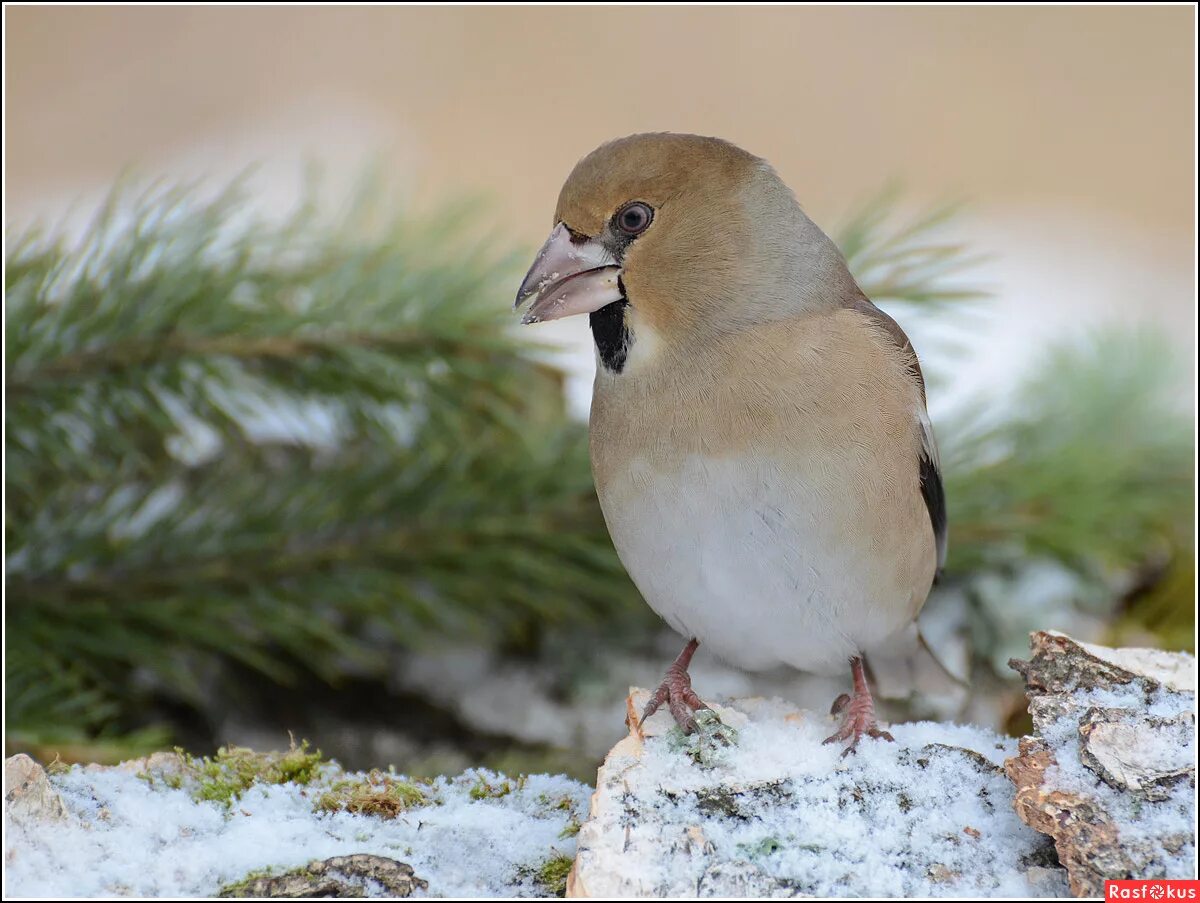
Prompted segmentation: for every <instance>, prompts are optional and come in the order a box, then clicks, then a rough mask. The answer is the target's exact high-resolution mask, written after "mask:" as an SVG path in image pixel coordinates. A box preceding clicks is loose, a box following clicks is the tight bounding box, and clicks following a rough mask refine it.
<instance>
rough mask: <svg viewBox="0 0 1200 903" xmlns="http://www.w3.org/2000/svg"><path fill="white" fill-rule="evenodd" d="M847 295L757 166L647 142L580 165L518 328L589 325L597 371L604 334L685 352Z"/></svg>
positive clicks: (725, 146) (718, 143) (802, 222)
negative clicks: (568, 321)
mask: <svg viewBox="0 0 1200 903" xmlns="http://www.w3.org/2000/svg"><path fill="white" fill-rule="evenodd" d="M847 284H849V285H852V284H853V280H852V279H850V276H849V273H848V272H847V271H846V267H845V263H844V261H843V259H842V257H841V254H840V253H839V252H838V250H837V248H836V247H835V246H834V245H833V243H832V242H831V241H830V240H829V239H828V238H827V237H826V236H825V235H824V233H822V232H821V230H820V229H818V228H817V226H816V225H814V224H813V222H812V221H811V220H810V219H808V217H807V216H805V214H804V213H803V212H802V211H801V209H800V206H799V204H797V203H796V199H795V197H794V196H793V195H792V193H791V191H790V190H789V189H788V188H787V186H786V185H784V184H783V182H782V181H781V180H780V179H779V177H778V175H776V173H775V171H774V170H773V169H772V168H771V167H770V166H769V165H768V164H767V163H766V162H765V161H764V160H762V159H760V158H758V157H755V156H754V155H752V154H749V153H747V152H746V151H744V150H742V149H741V148H739V147H736V146H735V145H733V144H730V143H729V142H727V141H722V140H720V139H718V138H703V137H699V136H696V135H676V134H670V133H656V134H644V135H632V136H630V137H628V138H621V139H618V140H616V141H612V142H609V143H608V144H604V145H602V146H601V147H599V148H597V149H596V150H594V151H592V153H590V154H588V155H587V156H586V157H584V158H583V159H582V160H580V161H579V163H578V164H576V166H575V169H574V170H573V171H572V172H571V175H570V176H569V177H568V178H567V181H566V184H564V185H563V188H562V191H561V193H560V194H559V197H558V206H557V209H556V210H555V213H554V229H553V231H552V232H551V233H550V238H549V239H548V240H547V241H546V244H545V245H544V246H543V247H542V249H541V251H539V252H538V256H537V258H536V259H535V261H534V263H533V266H532V267H531V268H530V270H529V273H528V274H527V275H526V277H525V281H524V282H523V283H522V285H521V288H520V290H519V291H518V293H517V307H521V306H523V305H525V304H527V303H530V302H532V303H531V305H530V307H529V309H528V310H527V311H526V312H525V315H524V318H523V321H522V322H525V323H538V322H542V321H546V320H555V319H559V318H562V317H568V316H573V315H575V314H583V313H587V314H591V319H592V327H593V331H594V332H595V333H596V339H597V345H598V347H600V351H601V357H602V359H604V358H605V354H604V351H605V349H604V348H603V347H602V346H601V341H602V336H601V330H602V329H603V330H605V331H606V332H608V333H611V332H613V331H614V330H619V332H620V335H618V336H617V339H618V340H619V341H621V342H623V343H624V344H625V345H628V344H629V343H631V342H638V341H640V340H641V339H643V338H647V339H649V341H648V342H647V344H650V345H653V346H654V347H661V346H662V345H666V346H668V347H670V346H672V345H674V346H680V345H684V344H687V343H692V342H695V341H696V340H697V339H698V337H701V336H703V335H705V334H711V333H713V332H722V331H727V330H730V329H736V328H738V327H739V326H744V325H748V324H753V323H761V322H763V321H765V320H770V319H775V318H780V317H786V316H790V315H794V314H795V313H797V312H799V311H801V310H803V309H804V308H806V307H808V308H811V307H813V306H815V305H824V304H830V303H835V301H834V300H833V299H834V297H835V296H837V297H840V293H841V292H843V291H846V290H848V289H847ZM610 338H611V337H610ZM605 362H606V363H609V362H608V361H607V360H606V361H605ZM619 363H620V364H621V366H623V365H624V363H625V357H624V354H623V353H622V354H621V356H620V361H619ZM610 369H613V368H611V367H610ZM616 369H620V367H617V368H616Z"/></svg>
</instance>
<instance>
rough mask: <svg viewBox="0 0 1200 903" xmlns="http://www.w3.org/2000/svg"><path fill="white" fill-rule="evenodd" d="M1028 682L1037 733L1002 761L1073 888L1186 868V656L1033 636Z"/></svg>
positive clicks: (1191, 718) (1189, 727)
mask: <svg viewBox="0 0 1200 903" xmlns="http://www.w3.org/2000/svg"><path fill="white" fill-rule="evenodd" d="M1030 645H1031V648H1032V652H1033V654H1032V656H1031V657H1030V660H1029V661H1028V662H1019V661H1013V662H1011V663H1010V664H1011V665H1012V667H1013V668H1014V669H1015V670H1017V671H1018V672H1020V673H1021V674H1022V676H1024V678H1025V686H1026V695H1027V697H1028V698H1029V711H1030V714H1031V716H1032V718H1033V724H1034V733H1033V734H1032V735H1030V736H1028V737H1024V738H1022V740H1021V741H1020V744H1019V747H1018V755H1017V756H1014V757H1013V758H1011V759H1009V760H1007V761H1006V762H1005V771H1006V773H1007V774H1008V776H1009V778H1010V779H1011V780H1012V782H1013V784H1014V786H1015V787H1016V796H1015V799H1014V806H1015V808H1016V811H1017V814H1018V815H1019V816H1020V817H1021V819H1022V820H1023V821H1024V822H1025V823H1026V824H1028V825H1029V826H1030V827H1032V828H1034V829H1036V830H1038V831H1041V832H1042V833H1044V834H1046V835H1047V836H1049V837H1051V838H1053V840H1054V844H1055V849H1056V850H1057V853H1058V858H1059V861H1060V862H1061V864H1062V865H1063V866H1065V867H1066V869H1067V874H1068V878H1069V881H1070V887H1071V891H1072V893H1074V894H1076V895H1077V896H1102V895H1103V893H1104V881H1105V880H1106V879H1120V878H1143V879H1144V878H1176V877H1179V878H1186V877H1193V876H1194V874H1195V832H1194V827H1193V825H1194V823H1193V821H1192V815H1191V813H1192V811H1193V808H1194V805H1195V779H1196V776H1195V768H1194V765H1193V763H1194V761H1195V736H1196V726H1195V725H1196V720H1195V678H1194V659H1193V658H1192V657H1191V656H1189V655H1186V654H1182V653H1179V654H1174V653H1166V652H1160V651H1158V650H1152V649H1108V648H1105V647H1102V646H1095V645H1092V644H1087V643H1080V642H1077V641H1075V640H1073V639H1071V638H1070V637H1067V636H1064V635H1063V634H1059V633H1053V632H1039V633H1034V634H1033V635H1032V637H1031V641H1030Z"/></svg>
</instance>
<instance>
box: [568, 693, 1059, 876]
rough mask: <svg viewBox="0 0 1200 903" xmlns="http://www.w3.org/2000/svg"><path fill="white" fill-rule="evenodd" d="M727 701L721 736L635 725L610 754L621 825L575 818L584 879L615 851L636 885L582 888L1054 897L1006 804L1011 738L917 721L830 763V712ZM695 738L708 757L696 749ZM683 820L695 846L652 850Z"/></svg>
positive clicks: (676, 832) (1035, 847) (609, 781)
mask: <svg viewBox="0 0 1200 903" xmlns="http://www.w3.org/2000/svg"><path fill="white" fill-rule="evenodd" d="M731 705H734V706H736V707H737V709H736V710H734V711H731V709H729V708H722V709H720V711H721V715H722V718H723V720H724V721H725V722H726V723H727V724H730V725H733V726H735V727H736V728H737V731H738V736H737V739H736V742H735V743H734V744H733V745H731V746H729V747H721V746H720V745H719V744H710V745H709V746H708V747H701V746H698V745H697V744H698V743H699V742H700V741H696V740H692V741H690V743H684V741H683V740H682V737H681V735H679V734H678V733H677V732H676V731H675V730H670V731H666V732H665V733H660V734H658V735H655V733H654V729H652V728H651V727H650V722H647V733H648V736H647V737H646V739H645V741H644V746H640V745H639V744H632V745H629V746H627V747H626V748H625V754H624V755H616V753H617V752H618V751H619V750H620V749H621V748H620V747H619V748H618V750H615V751H614V756H612V757H610V759H609V761H608V762H607V763H606V765H605V769H604V771H602V774H601V780H602V790H601V793H602V794H609V793H611V794H612V795H613V797H614V798H616V799H619V801H620V805H616V806H613V807H611V809H605V808H604V807H601V811H602V812H604V811H607V812H608V813H610V814H608V815H602V816H601V818H605V817H607V818H609V819H611V820H612V821H613V822H614V824H615V823H617V822H619V821H621V819H622V818H623V819H624V820H625V826H624V829H623V830H622V831H620V832H616V831H614V830H613V828H612V827H610V826H596V827H595V828H593V826H592V825H589V826H587V827H585V828H584V832H583V833H582V834H581V843H582V844H583V845H584V847H585V848H589V847H590V846H591V845H592V844H595V845H596V847H597V848H598V849H597V852H596V858H595V860H594V861H595V864H596V870H595V872H594V874H600V873H602V872H603V871H604V869H605V868H607V867H609V865H610V864H611V863H612V862H617V861H619V862H620V870H621V872H622V874H624V875H632V876H636V887H635V886H633V885H626V886H622V887H621V888H619V889H618V888H610V887H603V888H601V887H599V886H592V885H590V884H589V885H588V889H589V891H591V892H593V893H629V892H633V893H637V892H639V891H646V890H650V889H652V892H653V893H654V894H656V895H671V896H684V895H694V894H697V893H700V894H703V893H705V892H706V890H707V891H708V892H712V893H725V894H728V893H733V894H735V895H741V894H742V893H744V892H746V890H747V889H748V890H749V892H750V893H751V894H752V895H759V894H763V893H783V892H786V893H789V894H791V893H800V894H805V895H816V896H843V897H859V896H965V897H970V896H975V895H980V896H986V897H995V896H1013V897H1027V896H1048V895H1049V896H1054V895H1064V896H1065V895H1066V893H1067V888H1066V884H1065V881H1064V880H1063V878H1062V872H1061V871H1060V870H1054V871H1050V870H1047V869H1044V868H1042V866H1046V865H1050V864H1052V863H1053V860H1052V859H1051V858H1050V857H1049V856H1048V852H1049V851H1048V844H1049V841H1048V840H1047V838H1045V837H1043V836H1041V835H1040V834H1038V833H1036V832H1035V831H1033V830H1032V829H1030V828H1028V827H1027V826H1026V825H1025V824H1024V823H1022V822H1021V821H1020V819H1019V818H1018V817H1017V815H1016V813H1015V812H1014V810H1013V805H1012V801H1013V794H1014V790H1013V786H1012V784H1011V783H1010V782H1009V780H1008V778H1007V777H1006V776H1005V775H1004V773H1003V770H1002V769H1001V767H1000V766H1001V764H1002V762H1003V760H1004V759H1005V758H1007V757H1009V756H1013V755H1015V754H1016V752H1017V748H1016V741H1015V740H1013V739H1011V738H1006V737H1001V736H999V735H997V734H994V733H992V732H991V731H989V730H986V729H983V728H977V727H969V726H963V725H954V724H937V723H931V722H918V723H912V724H900V725H894V726H891V727H890V728H889V729H890V730H891V732H892V733H893V734H894V736H895V741H896V742H895V743H886V742H883V741H873V740H867V739H864V740H863V742H862V743H861V744H860V746H859V749H858V752H857V753H856V754H855V755H851V756H849V757H846V758H842V757H841V751H842V747H841V745H840V744H839V745H830V746H826V745H824V744H823V743H822V741H823V740H824V738H825V737H826V736H828V735H829V734H830V733H832V731H833V730H834V729H835V724H834V722H833V721H832V719H827V718H824V717H816V716H813V715H812V714H811V713H804V712H797V711H796V710H795V709H793V708H792V707H791V706H788V705H787V704H784V703H780V702H778V701H771V702H766V701H761V700H741V701H738V702H736V703H731ZM660 717H661V716H659V715H655V719H659V718H660ZM651 720H652V721H653V720H654V719H651ZM657 729H658V730H662V729H663V728H662V726H660V727H659V728H657ZM946 747H959V748H958V749H948V748H946ZM702 748H706V749H709V750H710V753H711V754H705V755H699V756H697V755H696V751H697V750H699V749H702ZM689 752H690V753H691V755H689V754H688V753H689ZM973 753H977V754H978V755H974V754H973ZM696 758H699V759H700V761H699V762H697V761H695V759H696ZM697 828H698V829H699V831H700V832H702V842H698V843H693V852H692V853H691V854H689V855H678V854H675V855H670V854H664V850H668V851H669V850H671V849H672V848H673V847H676V848H677V847H678V838H681V837H692V838H695V837H696V834H695V831H696V829H697ZM612 836H620V837H621V849H620V850H619V851H617V850H612V851H611V853H612V856H611V857H610V856H609V855H608V852H609V851H606V850H604V849H600V848H602V847H603V846H604V843H603V839H604V838H606V837H612ZM696 849H698V850H699V851H700V852H699V855H697V854H696ZM586 855H587V856H591V855H592V854H591V852H590V851H589V852H588V853H587V854H586ZM602 862H603V863H605V864H604V865H602V864H601V863H602ZM718 866H719V870H720V871H721V872H722V873H723V876H727V875H729V874H735V875H737V876H739V878H738V880H740V881H744V880H745V876H747V875H751V876H753V878H752V879H751V883H750V884H748V885H747V884H742V885H741V889H740V890H735V889H732V888H728V887H727V886H725V887H723V886H720V884H719V882H718V881H716V880H714V875H715V874H717V873H716V872H714V868H715V867H718Z"/></svg>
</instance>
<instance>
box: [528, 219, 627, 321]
mask: <svg viewBox="0 0 1200 903" xmlns="http://www.w3.org/2000/svg"><path fill="white" fill-rule="evenodd" d="M620 276H621V268H620V266H618V265H617V261H616V260H615V259H614V258H613V256H612V254H610V253H609V252H608V250H607V249H606V248H605V247H604V246H603V245H601V244H600V243H599V242H598V241H594V240H590V239H589V240H587V241H582V242H576V241H573V240H572V238H571V233H570V232H569V231H567V227H566V226H564V225H563V224H562V223H559V224H558V225H557V226H555V227H554V231H553V232H551V233H550V237H549V238H548V239H547V240H546V243H545V244H544V245H542V249H541V250H540V251H538V255H537V257H536V258H535V259H534V261H533V266H531V267H530V268H529V272H528V273H527V274H526V275H525V281H524V282H522V283H521V288H520V289H519V290H518V291H517V303H516V304H515V305H514V306H515V307H518V308H519V307H520V306H521V305H523V304H525V303H526V302H527V301H529V300H530V299H533V306H532V307H530V308H529V310H527V311H525V316H523V317H522V318H521V322H522V323H541V322H544V321H546V320H557V319H560V318H561V317H572V316H574V315H575V314H587V313H591V312H592V311H594V310H599V309H600V308H602V307H604V306H605V305H606V304H612V303H613V302H614V301H620V300H621V287H620Z"/></svg>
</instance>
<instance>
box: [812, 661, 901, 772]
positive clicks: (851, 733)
mask: <svg viewBox="0 0 1200 903" xmlns="http://www.w3.org/2000/svg"><path fill="white" fill-rule="evenodd" d="M850 672H851V673H852V674H853V675H854V693H853V694H852V695H851V694H847V693H843V694H842V695H841V696H839V697H838V698H837V699H835V700H834V701H833V708H832V709H830V714H831V715H839V714H840V715H841V716H842V726H841V728H840V729H839V730H838V732H837V733H836V734H834V735H833V736H831V737H826V738H825V742H826V743H841V742H842V741H843V740H849V741H850V745H849V746H847V747H846V748H845V750H843V752H842V755H843V756H846V755H849V754H850V753H852V752H854V749H855V747H856V746H858V741H859V740H860V739H862V735H863V734H866V735H867V736H868V737H874V738H876V739H881V740H887V741H888V742H889V743H890V742H894V741H895V737H893V736H892V735H891V734H889V733H888V732H887V731H885V730H881V729H880V728H879V725H878V724H877V723H876V721H875V700H873V699H872V698H871V688H870V687H869V686H867V673H866V670H865V669H864V668H863V660H862V657H861V656H858V655H856V656H854V657H853V658H852V659H850Z"/></svg>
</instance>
